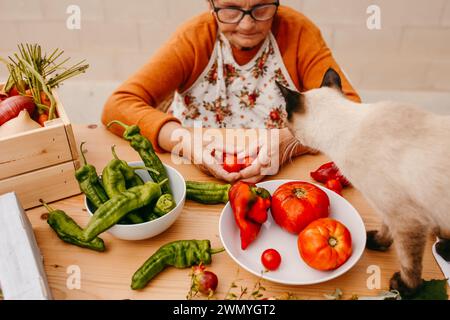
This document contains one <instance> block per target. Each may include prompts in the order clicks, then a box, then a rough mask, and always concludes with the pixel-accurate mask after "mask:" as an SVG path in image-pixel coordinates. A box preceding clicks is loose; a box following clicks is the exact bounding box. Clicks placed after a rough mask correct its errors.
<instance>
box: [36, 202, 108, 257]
mask: <svg viewBox="0 0 450 320" xmlns="http://www.w3.org/2000/svg"><path fill="white" fill-rule="evenodd" d="M39 201H40V202H41V203H42V205H43V206H44V207H45V208H46V209H47V210H48V217H47V223H48V224H49V225H50V227H51V228H52V229H53V230H54V231H55V232H56V234H57V235H58V237H59V238H60V239H61V240H62V241H64V242H67V243H70V244H73V245H76V246H78V247H82V248H87V249H91V250H95V251H100V252H102V251H105V243H104V242H103V240H102V239H100V238H98V237H96V238H94V239H93V240H92V241H84V240H83V239H82V236H81V234H82V232H83V230H82V229H81V228H80V226H79V225H78V224H77V223H76V222H75V221H74V220H73V219H72V218H71V217H69V216H68V215H67V214H66V213H65V212H64V211H62V210H55V209H53V208H52V207H50V206H49V205H48V204H47V203H45V202H44V201H43V200H42V199H39Z"/></svg>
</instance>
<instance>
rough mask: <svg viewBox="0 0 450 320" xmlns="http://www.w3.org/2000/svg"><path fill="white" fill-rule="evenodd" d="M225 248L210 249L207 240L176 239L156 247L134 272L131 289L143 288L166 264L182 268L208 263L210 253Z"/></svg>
mask: <svg viewBox="0 0 450 320" xmlns="http://www.w3.org/2000/svg"><path fill="white" fill-rule="evenodd" d="M224 250H225V249H223V248H220V249H211V243H210V241H209V240H178V241H174V242H170V243H167V244H165V245H164V246H162V247H161V248H159V249H158V251H156V252H155V253H154V254H153V255H152V256H151V257H150V258H149V259H148V260H147V261H145V263H144V264H143V265H142V266H141V267H140V268H139V269H138V270H137V271H136V272H135V273H134V275H133V278H132V280H131V288H132V289H133V290H137V289H142V288H144V287H145V286H146V285H147V283H148V282H149V281H150V280H151V279H153V278H154V277H155V276H156V275H157V274H158V273H160V272H161V271H162V270H164V269H165V268H166V267H167V266H173V267H175V268H179V269H184V268H189V267H192V266H193V265H196V264H200V263H202V264H206V265H208V264H210V263H211V255H212V254H216V253H219V252H222V251H224Z"/></svg>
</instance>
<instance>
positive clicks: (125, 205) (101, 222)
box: [82, 180, 167, 241]
mask: <svg viewBox="0 0 450 320" xmlns="http://www.w3.org/2000/svg"><path fill="white" fill-rule="evenodd" d="M166 182H167V180H164V181H161V182H160V183H159V184H158V183H155V182H152V181H148V182H146V183H145V184H143V185H142V186H136V187H133V188H130V189H128V190H126V191H124V192H122V193H121V194H119V195H117V196H115V197H114V198H112V199H109V200H108V201H107V202H105V203H104V204H102V205H101V206H100V207H99V208H98V209H97V210H96V211H95V213H94V215H93V216H92V217H91V219H90V220H89V222H88V225H87V226H86V228H85V229H84V230H83V234H82V239H83V240H84V241H91V240H92V239H94V238H95V237H96V236H98V235H99V234H100V233H102V232H103V231H105V230H108V229H109V228H111V227H112V226H113V225H115V224H116V223H117V222H119V221H120V220H121V219H122V218H123V217H124V216H125V215H127V214H128V213H129V212H131V211H133V210H136V209H139V208H142V207H145V206H147V205H149V204H150V203H151V202H152V201H155V200H156V199H158V198H159V197H160V196H161V187H160V185H162V184H164V183H166Z"/></svg>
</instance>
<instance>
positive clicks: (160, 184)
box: [158, 178, 169, 187]
mask: <svg viewBox="0 0 450 320" xmlns="http://www.w3.org/2000/svg"><path fill="white" fill-rule="evenodd" d="M168 181H169V179H168V178H165V179H164V180H163V181H161V182H159V183H158V185H159V186H160V187H161V186H162V185H163V184H164V183H166V182H168Z"/></svg>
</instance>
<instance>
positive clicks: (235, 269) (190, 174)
mask: <svg viewBox="0 0 450 320" xmlns="http://www.w3.org/2000/svg"><path fill="white" fill-rule="evenodd" d="M74 130H75V135H76V138H77V140H78V141H87V143H86V149H87V150H88V153H87V154H86V157H87V158H88V161H89V162H90V163H92V164H94V165H95V166H96V167H97V171H101V169H103V167H104V166H105V165H106V163H107V162H108V161H109V160H110V159H111V153H110V146H111V145H112V144H116V145H117V148H116V151H117V153H118V155H119V157H120V158H121V159H125V160H128V161H135V160H139V156H138V155H137V153H136V152H135V151H134V150H133V149H132V148H131V147H130V146H129V144H128V142H126V141H124V140H123V139H120V138H119V137H117V136H115V135H113V134H111V133H110V132H108V131H107V130H105V129H104V127H97V128H95V129H93V127H91V128H89V127H87V126H81V125H75V126H74ZM160 156H161V159H162V161H163V162H164V163H166V164H168V165H171V166H173V167H175V168H176V169H177V170H178V171H180V172H181V174H182V175H183V176H184V177H185V179H186V180H197V181H206V180H208V181H216V180H215V179H213V178H211V177H209V176H206V175H205V174H203V173H202V172H201V171H200V170H198V169H197V168H196V167H195V166H193V165H174V164H173V162H172V159H171V155H169V154H162V155H160ZM327 161H328V159H327V158H326V157H325V156H323V155H316V156H309V155H308V156H302V157H299V158H297V159H295V160H294V161H293V162H292V163H290V164H287V165H286V166H284V167H283V168H282V169H281V170H280V172H279V173H278V174H277V175H275V176H271V177H268V178H267V180H268V179H299V180H304V181H311V178H310V177H309V172H310V171H312V170H314V169H316V168H317V167H319V166H320V165H321V164H323V163H325V162H327ZM343 195H344V197H345V198H346V199H347V200H348V201H350V203H352V205H353V206H354V207H355V208H356V209H357V210H358V211H359V213H360V214H361V216H362V218H363V220H364V223H365V225H366V228H367V230H371V229H374V228H378V227H379V226H380V223H381V219H380V217H379V216H378V215H377V214H376V213H375V212H374V210H373V209H372V208H371V207H370V206H369V204H368V203H367V201H366V200H365V199H364V197H363V196H362V195H361V193H359V191H358V190H355V189H353V188H349V189H345V190H344V192H343ZM52 205H53V206H54V207H56V208H59V209H62V210H64V211H66V212H67V213H68V214H69V215H70V216H72V217H73V218H74V219H75V220H76V221H77V222H78V223H79V224H80V225H81V226H82V227H83V226H85V225H86V223H87V221H88V214H87V212H86V211H85V208H84V204H83V196H82V195H78V196H75V197H71V198H68V199H64V200H62V201H58V202H56V203H53V204H52ZM222 208H223V205H216V206H206V205H201V204H197V203H194V202H192V201H186V205H185V207H184V208H183V212H182V213H181V215H180V218H179V219H178V220H177V221H176V222H175V223H174V225H173V226H172V227H171V228H169V229H168V230H167V231H166V232H164V233H163V234H161V235H159V236H157V237H155V238H152V239H148V240H143V241H124V240H119V239H116V238H114V237H112V236H110V235H109V234H107V233H104V234H102V236H101V237H102V238H103V239H104V240H105V243H106V246H107V251H106V252H104V253H97V252H92V251H90V250H85V249H81V248H78V247H75V246H71V245H68V244H66V243H63V242H62V241H61V240H59V239H58V238H57V236H56V235H55V234H54V232H53V231H52V230H50V228H49V227H48V225H47V223H46V221H45V219H44V217H45V216H43V215H44V214H45V212H46V211H45V209H44V208H42V207H38V208H35V209H33V210H29V211H27V214H28V217H29V218H30V220H31V223H32V225H33V229H34V232H35V235H36V238H37V241H38V244H39V247H40V248H41V251H42V253H43V255H44V258H45V259H44V262H45V270H46V272H47V275H48V279H49V283H50V287H51V289H52V293H53V295H54V297H55V298H56V299H185V297H186V293H187V291H188V289H189V285H190V282H189V271H190V270H189V269H185V270H179V269H175V268H168V269H166V270H165V271H164V272H162V273H161V274H159V275H158V276H157V277H155V278H154V279H153V280H152V282H151V284H149V285H148V286H147V287H146V288H145V289H144V290H140V291H133V290H131V289H130V281H131V277H132V275H133V273H134V272H135V271H136V270H137V268H139V267H140V266H141V264H142V263H143V262H144V261H145V260H146V259H147V258H148V257H149V256H150V255H151V254H152V253H154V252H155V251H156V250H157V249H158V248H159V247H160V246H161V245H163V244H165V243H167V242H169V241H173V240H180V239H193V238H196V239H210V240H211V243H212V245H213V246H214V247H220V246H221V245H222V244H221V241H220V237H219V225H218V222H219V217H220V212H221V210H222ZM432 240H434V239H432ZM431 245H432V241H428V242H427V245H426V251H425V256H424V260H423V277H424V278H425V279H442V278H443V277H444V276H443V274H442V272H441V271H440V269H439V267H438V265H437V264H436V262H435V260H434V258H433V255H432V252H431ZM74 265H75V266H78V267H79V268H80V272H81V287H80V289H74V290H70V289H68V288H67V286H66V281H67V278H68V276H69V275H68V274H67V270H68V268H69V266H74ZM371 266H376V267H379V268H380V272H381V273H380V280H381V287H380V288H379V289H371V288H369V287H368V286H367V280H368V278H369V276H371V274H370V273H367V271H368V268H369V267H371ZM208 268H210V270H212V271H213V272H215V273H216V274H217V275H218V277H219V286H218V292H217V294H216V297H217V298H218V299H223V298H224V297H225V295H226V293H227V291H228V290H229V287H230V285H231V283H232V282H233V281H235V280H237V284H238V285H243V286H246V287H248V288H249V290H251V289H252V288H253V286H254V285H255V283H256V282H257V281H258V277H255V276H254V275H252V274H250V273H248V272H247V271H245V270H244V269H242V268H240V267H239V266H238V265H237V264H236V263H235V262H234V261H233V260H232V259H231V257H229V256H228V254H226V253H221V254H218V255H215V256H214V257H213V262H212V264H211V265H210V266H209V267H208ZM398 270H399V263H398V259H397V256H396V254H395V250H394V248H391V249H389V250H388V251H387V252H384V253H381V252H373V251H368V250H366V251H365V252H364V254H363V256H362V258H361V260H360V261H359V262H358V263H357V264H356V265H355V267H354V268H352V269H351V270H350V271H349V272H347V273H346V274H344V275H343V276H341V277H339V278H336V279H334V280H332V281H328V282H325V283H321V284H317V285H310V286H285V285H279V284H275V283H272V282H268V281H263V282H262V284H263V286H265V287H266V289H267V292H266V293H265V296H272V295H280V294H282V293H285V292H291V293H293V294H295V295H296V296H297V297H298V298H302V299H323V294H326V293H328V294H329V293H332V292H334V290H335V289H336V288H340V289H341V290H342V291H343V292H344V298H346V299H347V298H350V297H351V295H352V294H358V295H360V296H375V295H377V294H378V293H379V292H380V291H382V290H386V289H388V287H389V279H390V277H391V276H392V274H393V273H394V272H396V271H398ZM449 293H450V289H449Z"/></svg>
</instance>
